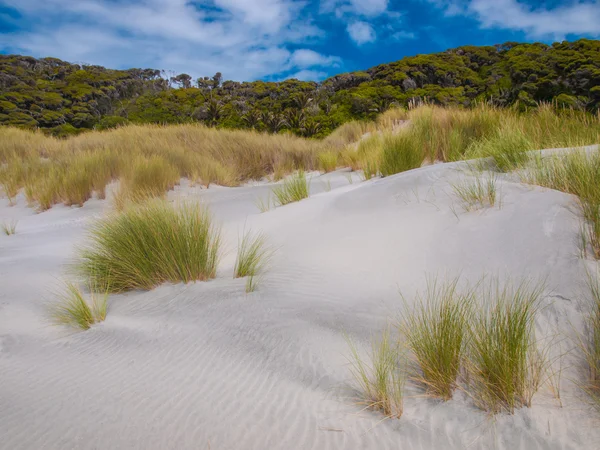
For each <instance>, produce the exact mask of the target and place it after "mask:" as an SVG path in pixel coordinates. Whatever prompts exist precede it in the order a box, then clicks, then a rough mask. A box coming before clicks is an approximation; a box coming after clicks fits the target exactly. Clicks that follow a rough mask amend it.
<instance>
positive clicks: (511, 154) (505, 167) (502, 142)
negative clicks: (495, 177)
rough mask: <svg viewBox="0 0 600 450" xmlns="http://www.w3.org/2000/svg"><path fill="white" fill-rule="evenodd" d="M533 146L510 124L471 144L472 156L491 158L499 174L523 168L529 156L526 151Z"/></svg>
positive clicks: (515, 126) (524, 135) (520, 131)
mask: <svg viewBox="0 0 600 450" xmlns="http://www.w3.org/2000/svg"><path fill="white" fill-rule="evenodd" d="M534 149H535V146H534V144H533V143H532V142H531V140H530V139H529V138H528V137H527V135H526V134H525V133H524V132H523V131H522V130H521V129H520V128H518V127H517V125H516V124H511V125H507V126H504V127H502V128H500V129H499V130H498V131H497V132H496V133H495V134H494V135H493V136H491V137H487V138H485V139H483V140H481V141H478V142H476V143H474V144H473V150H472V152H473V153H472V154H473V155H474V156H481V157H492V158H493V159H494V162H495V164H496V167H497V168H498V170H500V171H501V172H510V171H511V170H515V169H516V168H518V167H521V166H523V165H524V164H525V163H526V162H527V160H528V159H529V156H528V154H527V152H528V151H530V150H534Z"/></svg>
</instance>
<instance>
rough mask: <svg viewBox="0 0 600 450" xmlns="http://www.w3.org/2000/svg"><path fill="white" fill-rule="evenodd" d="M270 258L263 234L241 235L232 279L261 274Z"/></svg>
mask: <svg viewBox="0 0 600 450" xmlns="http://www.w3.org/2000/svg"><path fill="white" fill-rule="evenodd" d="M270 256H271V249H270V248H269V247H268V246H267V244H266V236H265V235H264V234H263V233H256V234H255V233H252V232H251V231H248V232H245V233H243V236H242V237H241V238H240V239H239V242H238V252H237V258H236V260H235V266H234V270H233V272H234V273H233V277H234V278H242V277H247V276H256V275H258V274H260V273H261V272H262V270H263V269H264V268H265V265H266V264H267V263H268V261H269V258H270Z"/></svg>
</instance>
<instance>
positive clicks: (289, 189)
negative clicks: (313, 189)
mask: <svg viewBox="0 0 600 450" xmlns="http://www.w3.org/2000/svg"><path fill="white" fill-rule="evenodd" d="M308 185H309V183H308V181H307V180H306V174H305V173H304V171H303V170H300V171H298V173H297V174H295V175H292V176H291V177H289V178H287V179H286V180H284V182H283V184H281V185H280V186H275V187H274V188H273V189H272V192H273V195H274V196H275V199H274V200H275V202H276V204H277V205H278V206H283V205H287V204H288V203H293V202H298V201H300V200H302V199H305V198H308V196H309V190H308Z"/></svg>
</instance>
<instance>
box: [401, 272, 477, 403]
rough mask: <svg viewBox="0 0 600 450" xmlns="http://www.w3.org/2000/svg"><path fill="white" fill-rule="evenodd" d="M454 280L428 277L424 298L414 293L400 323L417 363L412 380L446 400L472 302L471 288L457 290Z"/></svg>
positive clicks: (454, 377)
mask: <svg viewBox="0 0 600 450" xmlns="http://www.w3.org/2000/svg"><path fill="white" fill-rule="evenodd" d="M458 281H459V280H458V278H456V279H454V280H452V281H450V282H446V283H443V284H440V283H438V281H437V280H436V279H428V282H427V291H426V293H425V296H424V298H423V297H422V296H420V295H418V296H417V301H416V304H415V306H414V308H413V310H412V311H408V312H407V314H406V315H405V317H404V318H403V319H402V321H401V323H400V329H401V331H402V334H403V335H404V336H406V340H407V345H408V347H409V349H410V350H411V351H412V353H413V355H414V357H415V359H416V362H417V364H418V367H419V371H418V372H417V375H416V376H415V379H416V381H417V382H418V383H419V384H420V385H422V386H424V387H425V389H426V392H427V393H428V394H429V395H431V396H433V397H438V398H441V399H443V400H450V399H451V398H452V393H453V390H454V388H455V387H456V383H457V378H458V375H459V372H460V367H461V364H462V362H463V353H464V350H465V348H466V343H467V341H468V332H469V329H468V324H469V322H470V319H471V313H472V306H473V294H472V291H469V292H467V293H466V294H461V293H459V292H458V290H457V284H458Z"/></svg>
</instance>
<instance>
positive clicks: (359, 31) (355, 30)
mask: <svg viewBox="0 0 600 450" xmlns="http://www.w3.org/2000/svg"><path fill="white" fill-rule="evenodd" d="M346 29H347V30H348V34H349V35H350V38H351V39H352V40H353V41H354V42H356V43H357V44H358V45H363V44H366V43H368V42H373V41H374V40H375V39H377V35H376V34H375V30H374V29H373V27H372V26H371V25H370V24H368V23H367V22H361V21H356V22H352V23H349V24H348V27H347V28H346Z"/></svg>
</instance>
